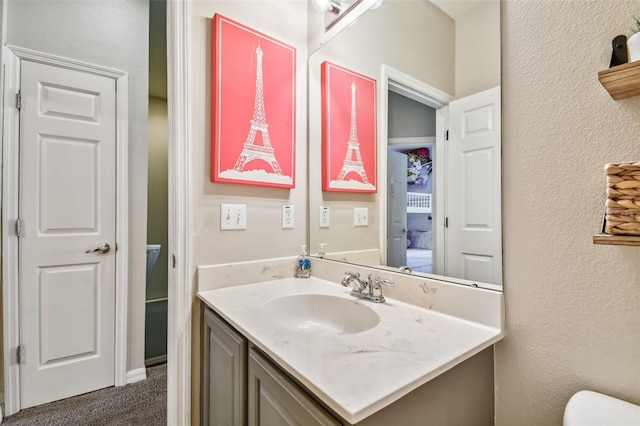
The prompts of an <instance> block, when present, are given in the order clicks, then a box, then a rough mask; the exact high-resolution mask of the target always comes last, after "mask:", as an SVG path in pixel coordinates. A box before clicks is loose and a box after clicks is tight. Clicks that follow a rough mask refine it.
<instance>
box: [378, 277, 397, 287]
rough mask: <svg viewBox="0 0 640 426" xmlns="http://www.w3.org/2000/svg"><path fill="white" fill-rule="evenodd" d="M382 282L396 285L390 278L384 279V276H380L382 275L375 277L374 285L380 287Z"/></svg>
mask: <svg viewBox="0 0 640 426" xmlns="http://www.w3.org/2000/svg"><path fill="white" fill-rule="evenodd" d="M381 284H382V285H394V282H393V281H391V280H388V279H382V278H380V277H375V278H374V279H373V286H374V287H375V288H376V289H379V288H380V285H381Z"/></svg>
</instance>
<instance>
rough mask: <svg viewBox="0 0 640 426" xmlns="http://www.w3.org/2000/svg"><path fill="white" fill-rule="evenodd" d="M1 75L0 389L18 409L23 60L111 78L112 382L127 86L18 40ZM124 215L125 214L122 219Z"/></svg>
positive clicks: (121, 269) (122, 323) (124, 234)
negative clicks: (0, 374)
mask: <svg viewBox="0 0 640 426" xmlns="http://www.w3.org/2000/svg"><path fill="white" fill-rule="evenodd" d="M2 54H3V63H4V65H5V80H4V83H3V88H4V97H3V102H4V105H3V122H4V126H3V130H2V165H3V166H2V206H3V208H2V283H3V285H2V288H3V289H2V291H3V315H4V324H3V333H4V340H3V345H4V346H3V350H4V366H3V367H4V373H5V376H4V380H5V383H4V393H5V412H6V415H11V414H15V413H17V412H18V411H19V410H20V369H19V364H18V363H17V362H16V348H17V347H18V345H19V344H20V305H19V302H20V299H19V288H18V278H19V268H18V260H19V259H18V237H17V235H16V232H15V223H16V219H17V218H18V212H19V211H18V207H19V186H18V185H19V164H20V163H19V161H20V152H19V146H20V119H19V118H20V111H19V110H18V108H17V105H16V94H17V92H18V90H20V84H21V82H20V70H21V63H22V61H31V62H37V63H41V64H45V65H50V66H55V67H59V68H66V69H71V70H77V71H83V72H88V73H91V74H96V75H100V76H103V77H108V78H111V79H113V80H114V81H115V83H116V242H117V247H116V253H115V256H116V288H115V291H116V297H115V341H114V349H115V366H114V367H115V377H114V382H115V385H116V386H122V385H124V384H126V383H127V351H128V347H127V340H128V332H127V330H128V324H127V316H128V315H127V312H128V307H129V306H128V299H129V297H128V296H129V288H128V287H129V286H128V283H129V265H128V259H129V236H128V235H129V220H128V218H129V204H128V200H129V188H128V185H129V154H128V153H129V138H128V127H129V123H128V121H129V119H128V98H129V95H128V92H129V89H128V87H129V80H128V79H129V77H128V74H127V73H126V72H123V71H118V70H114V69H111V68H106V67H101V66H98V65H93V64H89V63H86V62H81V61H76V60H72V59H68V58H64V57H61V56H57V55H51V54H48V53H43V52H38V51H35V50H31V49H25V48H22V47H17V46H9V45H5V46H3V51H2ZM122 218H124V220H123V219H122Z"/></svg>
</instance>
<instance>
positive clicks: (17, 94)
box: [16, 90, 22, 109]
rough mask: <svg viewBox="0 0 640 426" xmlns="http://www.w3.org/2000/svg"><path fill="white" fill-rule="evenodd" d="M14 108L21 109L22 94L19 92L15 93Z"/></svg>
mask: <svg viewBox="0 0 640 426" xmlns="http://www.w3.org/2000/svg"><path fill="white" fill-rule="evenodd" d="M16 108H17V109H20V108H22V93H20V91H19V90H18V93H16Z"/></svg>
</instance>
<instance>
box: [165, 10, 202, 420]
mask: <svg viewBox="0 0 640 426" xmlns="http://www.w3.org/2000/svg"><path fill="white" fill-rule="evenodd" d="M188 23H189V2H188V0H173V1H167V98H168V99H167V101H168V102H167V113H168V117H169V138H168V145H169V251H168V253H169V275H168V298H169V300H168V307H167V311H168V323H167V325H168V327H167V328H168V330H167V424H170V425H189V424H191V375H192V371H191V356H192V348H191V332H192V323H191V322H192V308H193V302H194V299H195V291H196V289H195V284H194V279H193V274H194V268H193V266H192V260H191V259H192V256H191V229H192V226H191V222H192V215H191V204H190V201H191V198H190V194H191V187H192V183H191V173H190V166H191V163H192V154H191V132H190V127H189V126H190V121H189V117H190V102H191V94H190V87H191V86H190V84H189V77H190V75H189V72H190V70H189V24H188Z"/></svg>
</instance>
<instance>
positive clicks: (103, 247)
mask: <svg viewBox="0 0 640 426" xmlns="http://www.w3.org/2000/svg"><path fill="white" fill-rule="evenodd" d="M109 250H111V246H110V245H109V244H108V243H100V244H98V247H96V248H94V249H91V250H87V251H85V253H100V254H105V253H109Z"/></svg>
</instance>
